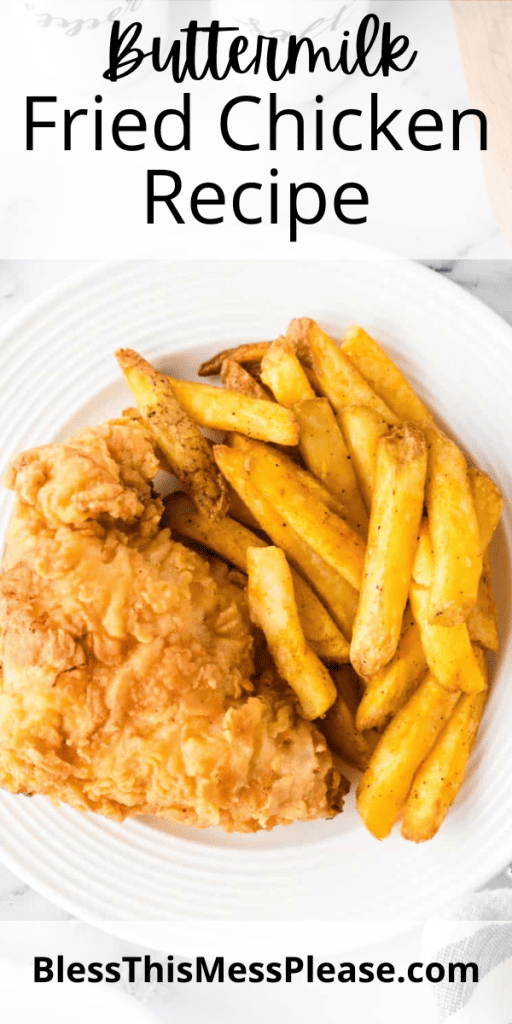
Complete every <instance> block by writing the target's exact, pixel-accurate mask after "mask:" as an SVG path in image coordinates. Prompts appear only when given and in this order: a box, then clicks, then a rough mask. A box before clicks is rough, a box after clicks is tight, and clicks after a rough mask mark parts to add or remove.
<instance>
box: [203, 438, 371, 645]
mask: <svg viewBox="0 0 512 1024" xmlns="http://www.w3.org/2000/svg"><path fill="white" fill-rule="evenodd" d="M214 456H215V460H216V462H217V465H218V466H219V468H220V469H221V471H222V472H223V473H224V476H225V477H226V478H227V480H228V481H229V483H230V484H231V486H232V487H233V488H234V489H235V490H236V491H237V492H238V494H239V495H240V497H241V498H242V500H243V501H244V502H245V504H246V505H247V506H248V508H249V509H250V510H251V513H252V514H253V515H254V516H255V518H256V519H257V521H258V523H259V524H260V527H261V528H262V529H263V530H264V531H265V533H266V534H267V535H268V536H269V537H270V539H271V540H272V542H273V543H274V544H276V545H277V546H278V547H280V548H282V549H283V551H284V552H285V553H286V556H287V557H288V558H289V560H290V561H291V562H292V563H293V565H294V566H295V568H296V569H298V570H299V571H300V572H301V573H302V575H303V576H304V577H305V579H307V580H308V582H309V583H310V584H311V586H312V587H313V590H314V591H315V592H316V593H317V595H318V597H319V598H320V599H321V601H322V602H323V603H324V604H325V606H326V608H328V610H329V612H330V614H331V615H332V617H333V619H334V621H335V622H336V624H337V626H339V628H340V629H341V630H342V631H343V633H344V635H345V636H346V637H348V638H350V637H351V635H352V625H353V622H354V618H355V614H356V607H357V590H355V589H354V588H353V587H351V586H350V584H349V583H347V582H346V580H344V579H343V577H340V576H339V574H338V573H337V572H335V571H334V569H331V566H330V565H327V563H326V562H324V561H323V560H322V559H321V558H319V557H318V555H317V554H315V552H314V551H313V550H312V549H311V548H310V547H309V545H308V544H307V543H306V542H305V541H303V540H302V539H301V538H300V537H299V536H298V534H297V533H295V531H294V530H292V529H291V527H290V526H289V525H288V523H286V522H285V521H284V520H283V518H282V516H280V515H279V513H278V512H276V510H275V509H274V508H273V507H272V505H271V504H270V503H269V502H268V501H266V500H265V498H264V496H263V495H262V494H261V493H260V492H259V491H258V490H257V488H256V487H254V485H253V482H252V481H251V480H250V479H249V474H248V472H247V470H246V467H245V463H246V455H245V453H244V452H242V451H236V450H235V449H233V448H228V447H227V446H226V445H216V446H215V447H214Z"/></svg>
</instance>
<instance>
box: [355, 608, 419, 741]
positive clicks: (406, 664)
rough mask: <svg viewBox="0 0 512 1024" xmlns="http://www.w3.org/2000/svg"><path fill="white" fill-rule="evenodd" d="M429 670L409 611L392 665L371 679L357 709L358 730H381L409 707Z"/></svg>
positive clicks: (406, 612) (406, 614)
mask: <svg viewBox="0 0 512 1024" xmlns="http://www.w3.org/2000/svg"><path fill="white" fill-rule="evenodd" d="M426 671H427V660H426V658H425V654H424V652H423V647H422V646H421V639H420V631H419V629H418V627H417V625H416V623H415V622H414V620H413V618H412V615H411V614H410V612H409V611H408V609H406V611H405V614H404V623H403V627H402V635H401V637H400V640H399V641H398V647H397V649H396V653H395V654H394V656H393V658H392V659H391V661H390V662H389V664H388V665H384V667H383V668H381V669H380V671H379V672H377V674H376V675H374V676H372V678H371V679H368V681H367V684H366V688H365V691H364V694H363V696H362V699H361V703H360V705H359V707H358V709H357V716H356V724H357V728H358V729H360V730H361V731H362V732H364V730H365V729H380V728H382V726H383V725H385V724H386V722H387V721H388V719H389V718H391V717H392V715H394V714H396V712H397V711H399V710H400V708H401V707H402V706H403V705H404V704H405V702H406V700H407V699H408V697H409V696H410V694H411V692H412V691H413V690H414V689H415V687H416V686H417V685H418V682H419V680H420V679H421V677H422V676H423V675H425V672H426Z"/></svg>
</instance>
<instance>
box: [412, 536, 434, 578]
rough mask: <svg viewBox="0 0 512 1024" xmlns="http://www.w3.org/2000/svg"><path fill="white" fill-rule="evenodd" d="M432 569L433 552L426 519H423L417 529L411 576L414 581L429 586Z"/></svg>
mask: <svg viewBox="0 0 512 1024" xmlns="http://www.w3.org/2000/svg"><path fill="white" fill-rule="evenodd" d="M433 570H434V552H433V550H432V541H431V539H430V530H429V528H428V519H423V520H422V523H421V526H420V531H419V537H418V547H417V548H416V554H415V556H414V564H413V567H412V578H413V580H414V582H415V583H419V584H420V586H422V587H430V586H431V583H432V573H433Z"/></svg>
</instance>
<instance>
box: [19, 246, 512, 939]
mask: <svg viewBox="0 0 512 1024" xmlns="http://www.w3.org/2000/svg"><path fill="white" fill-rule="evenodd" d="M369 252H371V253H372V255H371V256H369V257H368V260H369V261H376V262H378V261H382V254H380V253H379V252H378V250H370V249H369ZM344 259H346V257H343V256H342V257H340V261H342V260H344ZM148 262H154V263H166V264H171V265H175V266H181V265H182V264H183V262H184V261H181V260H177V259H158V260H154V261H148V260H139V259H129V260H118V259H113V260H107V261H104V260H100V261H95V262H94V264H93V265H92V266H91V265H88V266H87V267H85V268H81V269H79V270H78V271H77V270H75V271H74V272H73V273H71V274H69V275H66V277H65V278H64V279H63V280H62V281H59V282H58V283H57V284H55V285H53V286H52V287H50V288H47V289H45V290H44V291H43V292H42V293H41V295H39V296H37V297H36V298H35V299H32V300H31V301H30V302H28V303H27V304H26V305H25V306H24V307H23V308H22V309H20V310H18V311H17V312H16V313H15V314H14V315H13V316H11V317H10V318H9V319H8V321H7V322H6V323H5V324H4V325H3V326H2V328H1V329H0V351H1V347H2V344H3V343H4V342H5V341H6V340H8V339H11V338H12V337H13V336H14V335H15V334H16V332H17V331H18V330H20V328H21V329H22V328H23V327H24V326H28V323H29V321H30V320H31V319H33V318H34V317H35V316H37V315H38V314H40V313H41V312H42V311H43V310H45V309H49V308H50V307H51V306H52V304H54V303H55V302H56V301H62V300H66V298H68V299H69V300H72V298H73V295H74V293H75V292H76V289H77V288H79V287H80V286H81V285H84V284H87V283H91V282H94V281H96V280H97V279H98V278H100V276H101V275H105V276H107V275H109V274H111V273H112V272H113V271H115V269H116V268H120V269H121V268H122V269H126V267H127V266H132V267H133V266H136V265H137V264H147V263H148ZM185 262H187V263H188V264H189V265H190V266H193V268H194V270H196V271H197V272H199V268H200V267H201V266H204V265H213V266H215V265H218V264H226V263H230V262H232V263H233V264H236V265H238V261H236V260H233V261H226V260H212V259H204V260H193V261H185ZM243 262H244V263H250V262H255V263H266V264H268V263H272V264H286V265H287V264H289V263H307V262H315V263H321V262H323V261H321V260H318V259H315V260H313V261H308V260H306V259H303V260H294V261H289V260H284V259H275V260H255V261H250V260H247V261H243ZM328 262H329V263H335V262H336V261H335V260H332V259H329V261H328ZM362 262H364V260H362ZM394 262H396V263H398V264H400V266H402V267H406V268H407V272H408V273H409V274H412V275H413V276H415V277H416V278H417V279H419V280H422V279H424V280H432V275H435V280H436V282H437V286H438V287H440V288H441V289H442V290H444V292H445V293H446V294H452V295H453V290H454V288H455V290H456V291H457V292H458V299H459V301H462V303H463V304H464V305H465V306H466V307H474V308H475V310H478V313H479V314H480V315H484V316H485V318H486V320H487V322H488V323H489V326H490V327H491V328H492V329H494V330H495V331H496V332H497V333H498V334H499V336H500V339H501V341H502V342H503V343H504V344H505V346H506V348H507V349H508V350H509V351H512V325H510V324H508V323H507V321H506V320H505V319H504V318H503V317H502V316H500V315H499V314H498V313H497V312H496V311H495V310H493V309H491V308H490V307H489V306H487V305H486V303H485V302H484V301H483V300H482V299H480V298H479V297H478V296H475V295H473V294H471V293H470V292H468V291H467V290H466V289H465V288H464V287H463V286H462V285H461V284H460V283H459V282H454V281H452V280H450V279H448V278H446V277H445V276H444V275H442V274H440V273H439V272H436V271H435V270H434V269H432V268H430V267H428V266H426V265H425V264H424V263H422V262H417V261H412V260H405V259H401V258H399V259H397V260H396V261H394ZM491 321H492V323H491ZM192 348H193V345H186V346H178V347H177V349H176V351H180V350H183V351H185V350H191V349H192ZM331 841H332V840H330V839H329V840H326V842H331ZM318 842H320V843H322V842H323V841H322V840H319V841H318ZM510 847H511V849H510V855H509V856H508V857H507V859H506V860H505V861H503V858H502V856H499V857H497V858H495V862H496V867H495V870H493V872H492V873H491V874H489V871H488V868H486V870H485V872H482V877H481V879H480V881H479V882H477V883H476V886H474V887H475V888H478V887H479V886H481V885H483V884H485V881H486V880H488V879H489V878H490V877H493V875H494V874H495V873H498V872H499V871H500V869H501V868H502V867H503V865H504V863H505V864H506V863H507V862H508V861H509V860H510V859H511V858H512V835H511V840H510ZM252 852H253V855H254V856H257V857H260V856H263V857H265V854H266V853H268V852H269V851H267V850H254V851H252ZM270 852H273V851H270ZM0 860H1V861H2V863H4V864H5V865H6V866H7V867H8V868H9V869H10V870H12V871H13V872H14V873H15V874H17V875H18V876H19V877H22V878H23V879H24V880H25V881H26V882H28V884H30V885H31V886H32V887H33V888H34V889H35V890H36V891H38V892H40V893H41V894H42V895H43V896H45V897H46V898H47V899H49V900H50V901H51V902H53V903H55V904H57V906H60V907H62V909H64V910H65V911H67V912H69V913H71V914H73V915H74V916H77V917H80V918H81V919H83V920H85V921H88V922H89V923H91V924H93V925H95V926H97V927H100V928H101V926H102V921H103V920H104V919H103V918H98V917H97V916H96V915H95V913H94V912H91V913H88V912H87V911H86V909H84V907H83V906H82V905H81V904H80V903H75V902H74V901H73V900H72V899H68V897H66V896H64V897H62V896H60V894H59V893H58V890H57V891H56V890H54V888H53V886H52V885H51V883H47V882H42V881H41V880H39V879H38V878H37V876H36V877H34V875H33V874H32V872H30V871H29V870H27V871H23V872H20V869H19V867H18V866H17V864H16V862H15V858H14V857H11V856H10V855H9V854H8V853H7V852H6V851H4V849H3V847H2V844H1V842H0ZM486 863H487V864H488V863H489V861H486ZM168 920H169V922H170V921H171V920H172V919H168ZM205 920H206V921H208V920H209V921H210V922H211V921H212V920H213V919H212V918H210V919H205ZM402 921H403V924H404V929H403V930H407V928H409V927H410V921H409V920H408V919H406V918H404V919H402ZM176 922H177V923H179V918H176ZM127 923H128V922H127V921H124V920H123V919H119V926H120V928H121V926H125V925H126V924H127ZM137 923H138V921H134V924H135V926H136V925H137ZM391 923H393V922H391ZM111 924H112V922H111V921H110V919H109V928H110V931H112V929H111V927H110V926H111ZM233 924H234V926H235V927H236V926H237V922H233ZM122 931H123V936H124V935H125V934H126V933H125V930H124V928H122ZM134 941H136V939H135V940H134Z"/></svg>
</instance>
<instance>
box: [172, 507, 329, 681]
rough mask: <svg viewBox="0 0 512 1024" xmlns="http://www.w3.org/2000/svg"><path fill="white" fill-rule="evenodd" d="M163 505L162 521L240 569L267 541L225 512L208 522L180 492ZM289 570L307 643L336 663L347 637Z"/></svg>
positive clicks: (327, 659)
mask: <svg viewBox="0 0 512 1024" xmlns="http://www.w3.org/2000/svg"><path fill="white" fill-rule="evenodd" d="M165 508H166V516H165V524H166V525H169V526H170V527H171V529H173V530H175V531H176V532H177V533H178V534H180V536H182V537H187V538H188V539H190V540H193V541H196V543H198V544H202V545H204V546H205V547H206V548H208V549H209V550H210V551H214V552H215V553H216V554H217V555H220V556H221V558H224V559H225V560H226V561H227V562H230V563H231V565H236V566H237V567H238V568H239V569H241V570H242V572H245V573H246V572H247V551H248V549H249V548H250V547H261V548H264V547H268V543H267V541H264V540H262V539H261V538H260V537H258V536H257V534H255V533H253V532H252V531H251V530H248V529H246V527H245V526H242V525H241V524H240V523H237V522H236V521H235V520H234V519H231V518H230V517H229V516H225V517H224V519H222V520H221V521H220V522H219V523H212V522H211V520H209V519H207V517H206V516H204V515H202V514H201V513H200V512H197V510H196V509H195V508H194V506H193V505H192V504H191V502H190V501H189V499H188V498H187V497H186V495H184V494H171V495H169V496H168V497H167V498H166V501H165ZM291 572H292V579H293V587H294V591H295V599H296V602H297V608H298V612H299V618H300V621H301V624H302V628H303V630H304V635H305V637H306V639H307V641H308V643H309V644H310V646H311V647H312V649H313V650H314V651H315V653H316V654H318V656H319V658H323V659H324V660H325V661H328V662H334V663H336V664H339V662H343V661H348V652H349V645H348V641H347V640H346V639H345V637H344V636H343V634H342V633H341V632H340V630H339V629H338V627H337V626H336V624H335V623H334V622H333V620H332V619H331V617H330V615H329V613H328V612H327V611H326V609H325V608H324V606H323V604H322V603H321V601H319V599H318V598H317V596H316V594H315V593H314V592H313V591H312V590H311V587H310V586H309V585H308V584H307V583H306V581H305V580H303V579H302V576H300V575H299V573H297V572H296V571H295V570H294V569H292V570H291Z"/></svg>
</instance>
